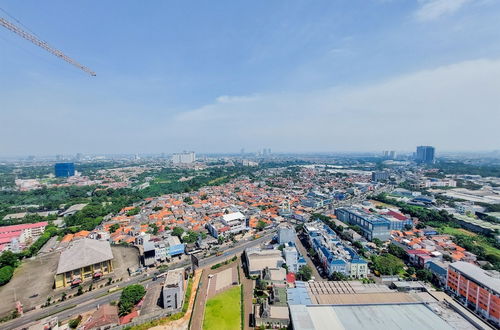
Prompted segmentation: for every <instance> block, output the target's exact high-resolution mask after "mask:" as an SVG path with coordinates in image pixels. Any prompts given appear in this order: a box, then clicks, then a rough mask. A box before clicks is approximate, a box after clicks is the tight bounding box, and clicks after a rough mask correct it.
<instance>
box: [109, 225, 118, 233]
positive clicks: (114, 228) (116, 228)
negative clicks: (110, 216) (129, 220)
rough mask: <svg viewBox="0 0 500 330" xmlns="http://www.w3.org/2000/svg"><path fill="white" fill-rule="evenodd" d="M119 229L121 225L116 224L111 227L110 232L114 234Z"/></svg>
mask: <svg viewBox="0 0 500 330" xmlns="http://www.w3.org/2000/svg"><path fill="white" fill-rule="evenodd" d="M118 228H120V225H119V224H117V223H115V224H113V225H111V227H109V232H110V233H114V232H115V231H117V230H118Z"/></svg>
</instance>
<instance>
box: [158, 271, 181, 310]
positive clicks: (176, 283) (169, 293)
mask: <svg viewBox="0 0 500 330" xmlns="http://www.w3.org/2000/svg"><path fill="white" fill-rule="evenodd" d="M162 293H163V308H164V309H166V310H167V311H170V312H177V311H179V310H181V309H182V304H183V303H184V269H183V268H179V269H174V270H170V271H169V272H168V273H167V276H166V277H165V282H164V283H163V292H162Z"/></svg>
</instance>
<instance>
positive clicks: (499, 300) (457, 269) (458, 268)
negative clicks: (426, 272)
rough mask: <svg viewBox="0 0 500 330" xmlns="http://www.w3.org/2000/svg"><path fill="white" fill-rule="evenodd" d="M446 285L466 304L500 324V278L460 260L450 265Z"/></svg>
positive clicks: (484, 316)
mask: <svg viewBox="0 0 500 330" xmlns="http://www.w3.org/2000/svg"><path fill="white" fill-rule="evenodd" d="M446 287H447V289H448V290H450V291H451V292H452V294H453V295H455V296H456V297H457V298H458V299H459V300H460V301H461V302H462V303H463V304H464V305H466V306H467V307H469V308H470V309H472V310H474V311H475V312H476V313H477V314H478V315H480V316H481V317H483V318H485V319H487V320H489V321H490V322H492V323H493V324H495V325H496V326H497V327H499V326H500V279H499V278H498V277H495V276H494V274H491V273H489V272H487V271H485V270H483V269H481V268H480V267H478V266H476V265H474V264H471V263H467V262H463V261H458V262H454V263H452V264H450V265H449V267H448V278H447V282H446Z"/></svg>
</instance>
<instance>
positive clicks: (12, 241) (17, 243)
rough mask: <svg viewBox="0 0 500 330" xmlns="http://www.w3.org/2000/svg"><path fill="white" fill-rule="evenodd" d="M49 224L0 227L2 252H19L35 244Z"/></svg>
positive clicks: (0, 249) (44, 222)
mask: <svg viewBox="0 0 500 330" xmlns="http://www.w3.org/2000/svg"><path fill="white" fill-rule="evenodd" d="M47 225H48V222H46V221H43V222H37V223H26V224H21V225H13V226H4V227H0V252H1V251H6V250H10V251H14V252H19V251H20V250H22V248H24V247H26V246H27V245H29V244H30V243H31V242H34V241H36V240H37V239H38V237H40V236H41V235H42V234H43V232H44V231H45V227H47Z"/></svg>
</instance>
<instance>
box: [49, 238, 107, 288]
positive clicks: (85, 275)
mask: <svg viewBox="0 0 500 330" xmlns="http://www.w3.org/2000/svg"><path fill="white" fill-rule="evenodd" d="M112 260H113V252H112V251H111V246H110V245H109V242H107V241H97V240H93V239H88V238H83V239H80V240H76V241H74V242H72V243H71V245H70V246H69V247H68V248H67V249H66V250H65V251H63V252H62V253H61V256H60V258H59V264H58V266H57V272H56V276H55V287H56V288H61V287H65V286H70V285H78V284H80V283H82V282H83V281H86V280H91V279H96V278H99V277H101V276H103V275H106V274H109V273H111V272H112V271H113V264H112Z"/></svg>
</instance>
